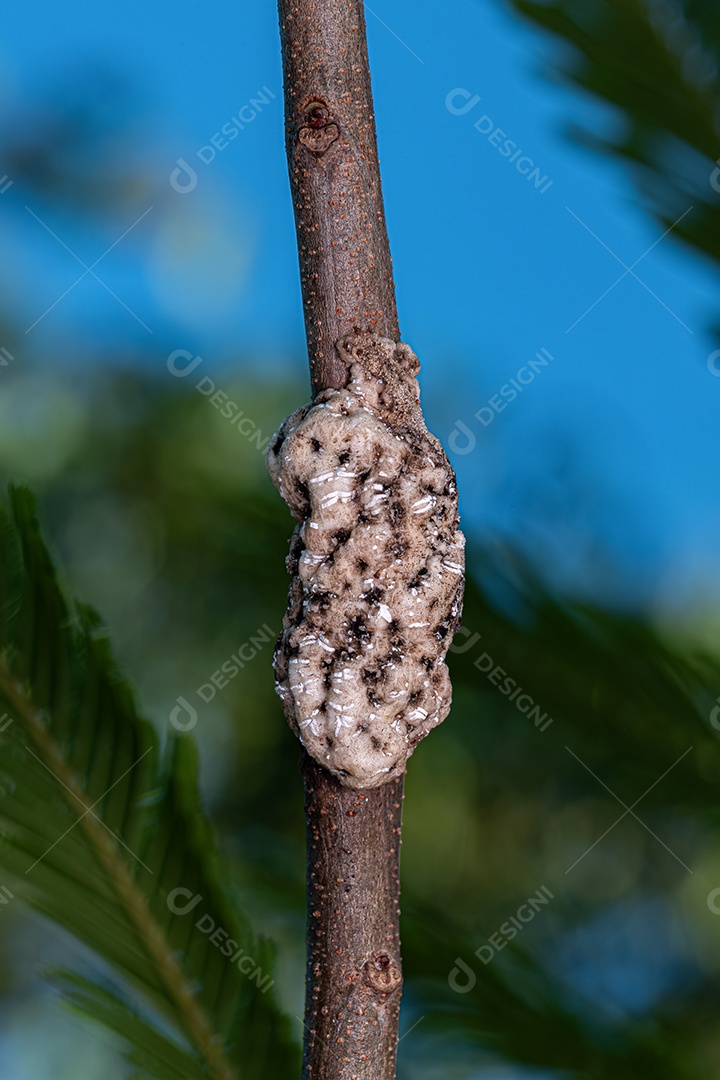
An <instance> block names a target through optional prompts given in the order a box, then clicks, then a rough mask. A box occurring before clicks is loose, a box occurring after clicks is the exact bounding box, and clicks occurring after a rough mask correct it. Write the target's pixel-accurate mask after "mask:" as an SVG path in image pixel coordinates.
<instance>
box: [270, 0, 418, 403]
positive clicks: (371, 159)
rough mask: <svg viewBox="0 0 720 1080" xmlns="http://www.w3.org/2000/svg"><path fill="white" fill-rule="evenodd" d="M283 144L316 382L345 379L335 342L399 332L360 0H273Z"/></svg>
mask: <svg viewBox="0 0 720 1080" xmlns="http://www.w3.org/2000/svg"><path fill="white" fill-rule="evenodd" d="M279 7H280V32H281V38H282V52H283V70H284V77H285V115H286V144H287V153H288V163H289V167H290V184H291V187H292V196H293V204H294V207H295V224H296V227H297V238H298V252H299V256H300V276H301V281H302V291H303V303H304V305H305V330H306V335H307V341H308V353H309V359H310V371H311V375H312V381H313V390H314V392H316V393H317V391H318V390H321V389H324V388H326V387H335V388H339V387H342V386H344V385H345V382H346V373H345V370H344V368H343V365H342V364H341V362H340V358H339V356H338V354H337V352H336V350H335V342H336V341H337V340H338V339H339V338H341V337H344V336H345V335H347V334H350V333H352V332H353V331H354V330H362V331H365V332H367V333H375V334H380V335H382V336H383V337H388V338H392V340H393V341H397V340H398V338H399V331H398V318H397V306H396V303H395V288H394V284H393V277H392V263H391V259H390V247H389V244H388V238H387V228H386V225H385V211H384V208H383V200H382V190H381V185H380V169H379V166H378V154H377V140H376V136H375V118H374V113H373V103H372V93H371V89H370V71H369V67H368V56H367V41H366V36H365V17H364V13H363V5H362V3H361V2H360V0H279Z"/></svg>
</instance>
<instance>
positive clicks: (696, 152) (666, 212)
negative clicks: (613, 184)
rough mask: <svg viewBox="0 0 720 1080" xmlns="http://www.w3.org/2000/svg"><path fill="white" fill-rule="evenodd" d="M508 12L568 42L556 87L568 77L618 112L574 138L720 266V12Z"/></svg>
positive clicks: (524, 4)
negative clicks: (621, 173)
mask: <svg viewBox="0 0 720 1080" xmlns="http://www.w3.org/2000/svg"><path fill="white" fill-rule="evenodd" d="M507 3H508V4H509V6H510V7H511V8H512V9H513V10H515V11H517V12H519V13H521V14H522V15H524V16H525V17H527V18H528V19H530V20H532V22H533V23H534V24H535V25H537V26H540V27H542V28H544V29H545V30H548V31H551V32H552V33H553V34H554V35H556V36H557V37H558V38H560V39H561V40H562V42H563V44H564V46H565V48H563V49H562V51H561V50H560V49H558V50H557V52H556V55H555V56H554V58H553V62H552V64H550V65H548V67H547V69H546V71H545V74H546V75H547V76H548V78H550V79H557V78H558V77H561V78H563V79H564V80H565V81H566V82H569V83H570V84H571V85H572V86H574V87H575V88H577V89H580V90H582V91H584V92H585V93H588V94H591V95H592V96H593V97H594V98H596V99H597V100H599V101H602V102H604V103H606V104H607V105H608V106H609V107H610V115H609V117H608V123H607V124H606V131H605V132H603V133H599V132H596V131H594V130H592V131H591V130H589V129H588V128H587V127H580V126H578V125H576V124H571V125H569V127H568V134H569V135H570V136H571V137H572V138H573V139H575V140H576V141H577V142H579V143H580V144H582V145H584V146H587V147H588V148H590V149H592V150H595V151H598V152H600V153H603V154H609V155H612V156H614V157H616V158H618V159H619V160H621V161H623V162H624V163H625V164H626V165H627V166H628V168H629V170H630V174H631V176H632V178H633V180H634V181H635V183H636V185H637V188H638V191H639V192H640V194H641V196H642V200H643V203H644V204H645V205H646V206H647V207H648V209H649V210H650V211H651V213H653V214H654V216H655V217H656V218H657V220H658V221H659V223H660V224H661V225H662V227H663V230H664V229H670V228H672V234H673V235H674V236H676V237H681V238H682V239H683V240H684V241H685V242H686V243H688V244H690V245H691V246H692V248H694V249H695V250H696V251H697V252H701V253H703V254H704V255H706V256H709V257H710V258H711V259H712V260H713V261H714V262H718V261H720V173H719V172H718V171H717V169H718V162H717V159H718V157H720V133H719V132H720V83H719V82H718V73H719V71H720V8H719V7H718V5H717V3H715V2H714V0H507ZM688 211H690V212H689V213H688ZM684 215H687V216H684ZM681 216H682V220H681V221H679V220H678V219H679V218H681Z"/></svg>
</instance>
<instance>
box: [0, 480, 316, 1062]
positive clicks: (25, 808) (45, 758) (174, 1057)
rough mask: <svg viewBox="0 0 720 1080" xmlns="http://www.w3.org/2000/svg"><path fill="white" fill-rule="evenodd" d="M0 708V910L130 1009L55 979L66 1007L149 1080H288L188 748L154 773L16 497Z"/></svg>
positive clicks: (92, 633)
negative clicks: (244, 962)
mask: <svg viewBox="0 0 720 1080" xmlns="http://www.w3.org/2000/svg"><path fill="white" fill-rule="evenodd" d="M0 707H2V708H3V714H2V716H3V723H2V733H1V734H0V747H1V748H2V758H1V759H0V785H1V786H0V834H1V835H2V844H1V845H0V865H2V868H3V871H4V874H5V881H6V882H7V881H10V882H11V884H12V888H13V889H14V890H15V891H14V892H11V890H9V889H8V887H7V884H5V885H4V903H7V902H9V901H10V900H12V899H14V898H15V897H16V896H19V897H22V899H23V900H25V901H26V902H27V903H29V904H31V905H32V906H33V907H34V908H36V909H37V910H38V911H40V912H42V913H43V914H45V915H47V916H48V917H49V918H51V919H53V920H55V921H56V922H58V923H59V924H60V925H61V926H63V927H65V928H66V929H67V930H69V931H70V932H71V933H72V934H74V935H75V936H76V937H77V938H79V939H80V940H81V941H83V942H84V943H85V944H87V945H88V946H89V948H90V949H92V950H93V951H94V953H95V955H96V957H97V958H98V959H101V960H105V961H106V962H107V963H108V964H109V965H110V966H111V967H112V968H113V970H114V971H115V972H116V973H117V974H118V975H119V976H120V977H121V979H123V980H125V981H127V982H129V983H131V984H132V986H133V987H134V988H135V990H136V991H137V992H139V994H140V999H141V1000H140V1001H139V1002H138V1001H132V1002H131V1001H130V1000H129V999H128V998H127V997H124V998H123V997H118V995H117V993H111V992H109V991H108V990H106V989H104V988H103V987H101V986H99V985H98V984H97V983H93V982H89V981H88V980H86V979H83V978H79V977H78V976H76V975H74V976H71V975H64V976H63V977H62V980H61V981H62V985H63V986H64V988H65V990H66V993H67V994H68V995H69V996H70V998H71V1000H72V1001H73V1002H74V1003H75V1004H76V1005H77V1006H78V1007H79V1008H80V1009H81V1010H82V1011H83V1012H84V1013H86V1014H88V1015H89V1016H91V1017H93V1018H94V1019H96V1020H101V1021H102V1022H103V1023H105V1024H106V1025H107V1026H108V1027H110V1028H111V1029H112V1030H114V1031H116V1032H117V1033H118V1034H119V1035H121V1036H122V1038H123V1039H124V1040H125V1041H126V1045H127V1051H128V1054H129V1057H130V1060H131V1061H132V1062H133V1064H136V1065H138V1066H139V1067H141V1068H142V1069H143V1070H144V1071H145V1072H146V1073H147V1074H148V1075H149V1076H152V1077H154V1078H156V1080H193V1078H194V1080H199V1078H201V1077H204V1076H211V1077H214V1078H215V1080H230V1078H232V1077H235V1076H239V1075H241V1074H244V1075H249V1074H251V1075H256V1074H257V1075H262V1074H264V1073H267V1072H269V1071H270V1072H275V1073H288V1072H290V1071H291V1070H293V1071H294V1069H295V1068H296V1067H297V1061H296V1060H295V1058H296V1056H297V1055H296V1054H295V1050H294V1048H293V1047H292V1045H291V1043H290V1040H289V1038H288V1034H287V1030H286V1028H287V1025H286V1024H285V1022H284V1021H283V1019H282V1018H281V1017H280V1015H279V1014H278V1011H277V1009H276V1007H275V1004H274V1000H273V997H272V995H271V996H270V997H269V998H268V997H266V996H265V994H266V992H267V990H269V989H271V985H272V977H271V962H272V951H271V950H270V949H269V947H268V943H267V942H265V941H262V940H261V939H258V938H256V937H255V936H254V935H253V934H252V933H251V932H250V929H249V927H248V926H247V924H246V923H245V921H244V919H243V918H242V917H241V916H240V914H239V912H238V911H237V910H232V908H231V907H230V906H229V905H228V903H227V901H226V900H225V897H224V895H223V890H222V886H221V879H222V876H224V875H221V873H220V872H219V870H218V867H217V859H216V858H215V853H214V843H213V838H212V835H211V833H210V831H209V830H208V828H207V824H206V821H205V817H204V814H203V811H202V807H201V803H200V801H199V798H198V793H197V759H196V754H195V750H194V745H193V743H192V742H191V741H189V740H188V737H187V736H176V737H175V738H174V739H173V742H172V746H171V748H170V752H169V754H168V757H169V761H168V762H166V763H161V762H160V760H159V758H160V755H159V754H158V749H157V739H156V737H155V735H154V732H153V730H152V727H151V726H150V724H148V723H147V722H146V721H144V720H142V719H141V718H140V717H139V716H138V715H137V713H136V711H135V707H134V702H133V698H132V693H131V692H130V691H129V688H128V686H127V684H125V683H124V682H123V680H122V678H121V676H120V675H119V673H118V671H117V669H116V667H115V665H114V662H113V659H112V655H111V653H110V651H109V648H108V643H107V640H106V637H105V634H104V631H103V628H102V625H101V623H100V620H99V618H98V616H97V615H96V613H95V612H94V611H93V610H92V609H91V608H87V607H82V606H74V605H72V604H70V603H69V602H68V601H67V600H66V598H65V597H64V596H63V594H62V592H61V590H60V589H59V588H58V583H57V578H56V574H55V569H54V567H53V565H52V562H51V560H50V558H49V556H48V552H47V549H46V548H45V546H44V544H43V542H42V540H41V539H40V535H39V530H38V525H37V520H36V516H35V507H34V504H33V500H32V497H31V496H30V494H29V492H28V491H27V489H23V488H20V489H18V488H13V489H11V492H10V510H9V511H8V510H7V509H6V508H5V507H4V506H2V505H0ZM79 807H82V808H84V811H85V812H84V813H83V814H80V815H79V816H78V809H79ZM76 826H79V827H78V828H76ZM30 874H32V877H30V876H29V875H30ZM178 892H179V893H180V897H179V898H178V896H177V895H176V894H177V893H178ZM178 901H179V903H178ZM188 901H192V904H191V907H190V910H192V909H194V908H195V907H198V905H199V904H202V907H201V908H199V912H200V913H201V915H200V918H197V919H196V916H192V917H190V918H189V917H188V916H189V910H188ZM203 926H204V927H206V928H209V929H208V930H206V931H203V929H202V927H203ZM216 927H218V928H219V931H218V936H219V941H217V942H216V941H215V940H213V941H212V945H213V946H214V947H213V948H211V947H210V944H211V942H210V940H209V939H208V937H207V933H208V932H214V931H215V928H216ZM222 935H224V939H223V938H222ZM214 937H215V935H214V933H213V938H214ZM226 948H227V951H225V950H226ZM235 954H237V957H238V958H239V957H241V956H244V957H245V958H248V959H249V960H250V968H249V969H248V970H247V972H246V971H245V970H244V969H242V968H240V966H239V963H236V962H234V961H235V960H236V956H235ZM229 958H232V960H230V959H229ZM254 976H256V978H254V982H253V977H254ZM268 984H270V985H268ZM260 987H262V988H263V989H262V993H259V992H258V989H259V988H260ZM153 1012H154V1013H158V1014H160V1016H162V1021H161V1022H159V1023H158V1020H157V1018H155V1017H153V1015H152V1014H153ZM168 1025H170V1028H171V1030H172V1036H169V1035H168V1033H167V1027H168Z"/></svg>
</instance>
